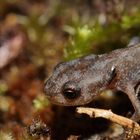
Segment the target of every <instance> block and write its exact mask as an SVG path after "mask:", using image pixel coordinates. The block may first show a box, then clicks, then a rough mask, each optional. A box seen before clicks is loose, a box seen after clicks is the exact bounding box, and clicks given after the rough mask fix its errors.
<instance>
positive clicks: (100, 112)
mask: <svg viewBox="0 0 140 140" xmlns="http://www.w3.org/2000/svg"><path fill="white" fill-rule="evenodd" d="M77 112H78V113H80V114H82V113H85V114H87V115H89V116H90V117H91V118H98V117H102V118H105V119H108V120H110V121H112V122H114V123H117V124H120V125H122V126H124V127H128V128H130V129H133V132H134V134H136V135H140V125H139V124H138V123H136V122H134V121H133V120H131V119H128V118H126V117H122V116H119V115H116V114H114V113H113V112H111V110H104V109H95V108H85V107H78V108H77Z"/></svg>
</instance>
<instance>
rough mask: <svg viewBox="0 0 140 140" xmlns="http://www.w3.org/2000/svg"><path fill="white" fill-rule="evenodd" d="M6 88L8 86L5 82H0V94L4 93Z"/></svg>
mask: <svg viewBox="0 0 140 140" xmlns="http://www.w3.org/2000/svg"><path fill="white" fill-rule="evenodd" d="M7 90H8V86H7V84H6V83H3V82H2V83H0V95H3V94H5V92H6V91H7Z"/></svg>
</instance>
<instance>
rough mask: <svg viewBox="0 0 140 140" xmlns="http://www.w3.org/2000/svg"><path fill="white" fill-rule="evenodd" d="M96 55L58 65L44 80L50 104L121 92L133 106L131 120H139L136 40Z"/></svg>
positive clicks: (139, 47)
mask: <svg viewBox="0 0 140 140" xmlns="http://www.w3.org/2000/svg"><path fill="white" fill-rule="evenodd" d="M128 46H129V47H126V48H121V49H116V50H113V51H112V52H109V53H105V54H100V55H93V54H91V55H88V56H84V57H80V58H77V59H75V60H71V61H69V62H62V63H60V64H58V65H57V66H56V67H55V68H54V71H53V73H52V75H51V76H50V77H49V78H48V80H47V81H46V83H45V93H46V95H47V97H48V98H49V99H50V100H51V102H52V103H55V104H58V105H63V106H79V105H85V104H87V103H89V102H91V101H92V100H93V99H94V98H95V97H97V96H99V95H100V93H101V91H102V90H105V89H116V90H119V91H122V92H123V93H125V94H126V95H127V96H128V97H129V99H130V101H131V102H132V105H133V107H134V109H135V112H134V114H133V115H132V117H131V118H132V119H133V120H135V121H139V120H140V101H139V99H138V94H139V92H140V43H137V44H135V45H132V43H130V45H128Z"/></svg>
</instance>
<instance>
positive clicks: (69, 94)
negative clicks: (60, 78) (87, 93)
mask: <svg viewBox="0 0 140 140" xmlns="http://www.w3.org/2000/svg"><path fill="white" fill-rule="evenodd" d="M80 93H81V90H80V88H77V86H76V85H75V84H74V83H72V82H67V83H65V84H64V86H63V95H64V97H65V98H66V99H69V100H74V99H77V98H78V97H79V96H80Z"/></svg>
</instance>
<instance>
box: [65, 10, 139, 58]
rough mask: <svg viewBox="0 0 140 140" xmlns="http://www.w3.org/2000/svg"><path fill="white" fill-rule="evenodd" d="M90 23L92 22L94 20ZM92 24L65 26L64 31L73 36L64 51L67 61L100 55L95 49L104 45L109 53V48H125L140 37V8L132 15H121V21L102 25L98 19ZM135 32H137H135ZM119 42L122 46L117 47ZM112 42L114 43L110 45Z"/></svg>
mask: <svg viewBox="0 0 140 140" xmlns="http://www.w3.org/2000/svg"><path fill="white" fill-rule="evenodd" d="M101 16H104V17H102V18H103V19H107V17H105V16H107V15H101ZM90 22H92V20H91V21H90ZM90 22H89V23H87V24H86V25H82V26H81V23H80V22H79V23H78V24H76V26H65V28H64V30H65V31H66V32H68V33H69V34H70V35H71V36H70V38H69V41H68V44H67V47H66V48H65V49H64V59H65V60H71V59H74V58H77V57H80V56H83V55H88V54H89V53H91V52H93V53H97V52H98V53H100V52H102V51H100V50H98V51H97V52H96V51H92V50H93V48H94V47H96V48H97V46H98V45H99V44H103V45H104V46H103V48H105V49H104V51H107V50H108V49H107V48H110V49H111V50H112V49H115V48H121V47H125V46H126V45H127V43H128V42H129V40H130V39H131V37H133V36H139V35H140V27H139V24H140V9H139V8H138V9H137V10H136V11H135V13H133V14H132V15H128V13H124V14H123V15H121V19H119V20H115V19H114V20H112V21H111V22H109V23H107V21H106V23H104V24H102V23H101V22H100V21H99V20H98V19H97V18H95V19H94V23H93V22H92V26H91V24H90ZM134 30H137V31H135V32H134ZM112 41H113V42H112ZM118 41H119V42H120V44H121V46H119V45H118V46H116V45H115V43H116V42H118ZM110 42H112V43H111V44H110ZM117 44H118V43H117ZM123 45H124V46H123ZM99 49H100V48H99ZM110 49H109V50H110ZM102 53H103V52H102Z"/></svg>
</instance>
